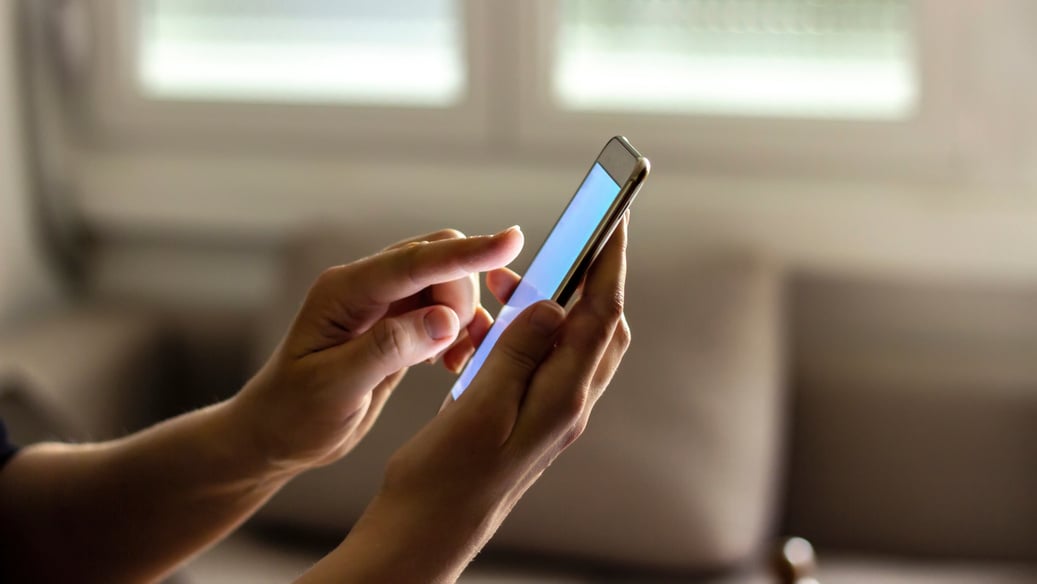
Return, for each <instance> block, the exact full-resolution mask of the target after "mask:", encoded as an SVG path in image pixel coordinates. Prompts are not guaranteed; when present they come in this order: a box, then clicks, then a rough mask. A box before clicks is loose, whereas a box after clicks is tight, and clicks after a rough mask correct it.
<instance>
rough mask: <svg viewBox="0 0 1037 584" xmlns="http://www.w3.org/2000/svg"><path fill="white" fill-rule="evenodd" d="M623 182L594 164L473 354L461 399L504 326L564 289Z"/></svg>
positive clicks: (454, 391) (460, 386)
mask: <svg viewBox="0 0 1037 584" xmlns="http://www.w3.org/2000/svg"><path fill="white" fill-rule="evenodd" d="M619 190H620V188H619V185H618V184H616V181H614V180H612V177H610V176H609V174H608V172H606V171H605V169H604V168H602V166H601V165H600V164H598V163H594V166H593V167H592V168H591V170H590V172H589V173H587V178H585V179H584V180H583V184H581V185H580V188H579V189H578V190H577V191H576V194H575V195H574V196H573V198H572V201H570V202H569V206H568V207H566V209H565V212H564V213H562V216H561V218H560V219H558V223H556V224H555V228H554V229H553V230H552V231H551V234H550V235H548V236H547V240H546V241H545V242H544V245H543V246H541V247H540V251H538V252H537V255H536V257H534V258H533V261H532V263H530V264H529V269H528V270H526V275H525V276H523V278H522V281H521V282H519V284H518V287H517V288H515V292H514V293H513V294H512V295H511V298H510V299H509V300H508V303H507V304H505V305H504V306H503V307H502V308H501V311H500V314H498V315H497V320H496V321H494V323H493V326H492V327H490V331H489V332H488V333H487V334H486V338H485V339H483V342H482V344H480V345H479V348H478V349H476V351H475V354H474V355H472V359H471V361H469V363H468V366H467V367H465V369H464V371H462V372H461V375H460V377H458V378H457V381H456V382H455V383H454V387H453V388H451V390H450V393H451V395H453V396H454V399H457V398H459V397H461V394H462V393H464V391H465V389H467V388H468V385H469V384H470V383H471V382H472V380H473V379H474V378H475V375H476V374H477V373H478V372H479V369H481V368H482V365H483V363H484V362H485V361H486V357H487V356H488V355H489V354H490V352H491V351H492V350H493V346H494V345H495V344H497V339H499V338H500V336H501V334H502V333H503V332H504V329H506V328H508V325H509V324H511V321H513V320H514V319H515V317H516V316H518V315H519V314H520V313H521V312H522V311H523V310H525V309H526V308H527V307H529V306H530V305H532V304H535V303H536V302H539V301H541V300H549V299H551V298H553V297H554V295H555V294H556V293H557V292H558V290H559V289H560V288H561V286H562V284H563V283H564V280H565V276H566V274H568V273H569V270H570V269H571V268H572V267H573V264H574V263H576V261H577V259H578V258H579V257H580V252H582V251H583V249H584V248H585V247H586V246H587V243H588V242H589V241H590V239H591V237H593V236H594V232H595V230H596V229H597V227H598V225H599V224H600V223H601V222H602V220H603V219H605V215H606V214H607V213H608V211H609V209H610V208H611V207H612V203H613V202H614V201H615V200H616V197H617V196H618V195H619Z"/></svg>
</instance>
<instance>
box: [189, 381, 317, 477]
mask: <svg viewBox="0 0 1037 584" xmlns="http://www.w3.org/2000/svg"><path fill="white" fill-rule="evenodd" d="M205 411H206V413H207V414H208V415H209V416H210V420H211V428H212V440H213V441H214V443H215V444H216V447H217V448H219V449H220V450H221V451H222V452H223V457H224V459H225V461H226V464H227V468H229V469H233V473H234V474H235V475H236V476H239V477H241V478H242V479H243V480H245V481H250V482H253V483H256V484H264V483H284V482H287V481H289V480H291V479H292V478H294V477H295V476H296V475H298V474H300V473H301V472H302V471H303V470H304V469H303V468H301V467H300V465H297V464H291V463H287V462H285V461H284V460H282V459H280V458H278V457H276V456H273V455H272V453H271V450H270V445H269V444H268V440H267V439H266V438H265V436H264V435H263V432H262V431H261V429H260V428H261V425H260V424H258V423H257V420H256V419H255V418H256V414H255V413H253V412H252V411H251V409H250V408H249V407H248V406H247V404H245V403H244V400H242V399H241V398H240V394H239V395H237V396H234V397H232V398H230V399H228V400H226V401H224V402H221V403H218V404H215V405H213V406H210V407H209V408H207V409H206V410H205Z"/></svg>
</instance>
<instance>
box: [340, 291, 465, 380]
mask: <svg viewBox="0 0 1037 584" xmlns="http://www.w3.org/2000/svg"><path fill="white" fill-rule="evenodd" d="M460 328H461V325H460V322H459V321H458V318H457V314H456V313H454V311H453V310H451V309H449V308H447V307H446V306H441V305H436V306H428V307H425V308H419V309H418V310H412V311H411V312H407V313H404V314H401V315H399V316H395V317H392V318H384V319H382V320H380V321H378V322H377V323H375V324H374V326H372V327H371V328H370V329H368V330H367V332H365V333H364V334H362V335H360V336H359V337H357V338H355V339H353V340H352V341H350V342H348V343H346V344H345V345H342V346H341V347H340V348H339V349H340V351H341V353H340V354H339V355H337V356H336V359H335V360H336V361H338V362H339V363H340V364H341V365H342V366H343V369H344V370H345V372H346V373H347V375H348V376H349V378H350V379H351V381H352V382H353V384H354V385H355V386H358V387H363V388H370V387H374V386H375V385H377V384H378V383H380V382H381V381H382V380H383V379H385V378H386V377H387V376H389V375H392V374H393V373H396V372H397V371H399V370H400V369H403V368H405V367H410V366H411V365H416V364H418V363H421V362H422V361H425V360H426V359H428V358H430V357H433V356H435V355H437V354H439V352H440V351H443V350H444V349H446V348H447V347H449V346H450V344H451V343H453V342H454V340H455V339H456V338H457V335H458V333H459V332H460Z"/></svg>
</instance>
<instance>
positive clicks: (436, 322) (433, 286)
mask: <svg viewBox="0 0 1037 584" xmlns="http://www.w3.org/2000/svg"><path fill="white" fill-rule="evenodd" d="M522 241H523V238H522V233H521V231H519V230H518V229H517V228H511V229H508V230H505V231H502V232H501V233H498V234H497V235H494V236H481V237H467V238H466V237H464V235H463V234H461V233H460V232H457V231H453V230H446V231H440V232H436V233H433V234H430V235H426V236H424V237H421V238H416V239H415V240H409V241H404V242H401V243H399V244H397V245H394V246H392V247H390V248H388V249H386V250H385V251H383V252H381V253H379V254H376V255H374V256H371V257H368V258H365V259H362V260H359V261H356V262H353V263H351V264H348V265H344V266H338V267H334V268H330V269H328V270H326V271H325V272H324V273H323V274H321V275H320V277H319V278H317V281H316V282H315V283H314V284H313V286H312V287H311V289H310V291H309V293H308V295H307V297H306V300H305V301H304V303H303V305H302V308H301V309H300V310H299V313H298V314H297V315H296V317H295V321H294V323H293V324H292V325H291V327H290V328H289V330H288V333H287V335H286V336H285V337H284V339H283V340H282V341H281V343H280V345H279V346H278V347H277V349H275V351H274V353H273V355H272V356H271V357H270V359H269V360H268V361H267V363H266V364H265V365H264V366H263V367H262V369H261V370H260V371H259V373H258V374H257V375H256V376H255V377H254V378H253V379H252V380H250V381H249V382H248V384H246V386H245V388H244V389H243V390H242V391H241V392H240V393H239V394H238V395H237V396H235V398H233V400H232V402H233V403H232V407H233V409H234V413H235V416H236V418H238V419H240V420H241V421H242V423H243V425H244V426H245V430H244V431H246V432H248V433H249V434H250V435H251V436H252V437H253V442H254V450H255V451H256V452H258V453H260V455H261V456H263V457H264V458H266V459H267V460H268V462H269V463H270V464H272V465H274V466H275V467H277V468H280V469H284V470H288V471H297V470H302V469H305V468H309V467H312V466H317V465H321V464H327V463H330V462H333V461H335V460H337V459H338V458H340V457H341V456H342V455H343V454H345V453H346V452H348V451H349V450H351V449H352V448H353V447H354V446H355V445H356V444H357V442H359V441H360V439H361V438H363V436H364V435H365V434H366V433H367V431H368V430H369V429H370V428H371V425H372V424H373V423H374V421H375V420H376V419H377V417H378V414H379V413H380V412H381V409H382V406H383V405H384V404H385V402H386V400H387V399H388V398H389V395H390V394H391V393H392V391H393V389H394V388H395V387H396V385H397V384H398V383H399V381H400V379H401V378H402V376H403V374H404V373H405V372H406V370H407V368H408V367H409V366H411V365H414V364H417V363H420V362H422V361H426V360H431V359H435V358H436V357H437V356H439V355H442V356H443V361H444V364H445V365H446V366H447V367H448V368H451V369H453V370H456V369H458V368H459V367H460V366H461V365H462V364H463V363H464V361H465V360H466V359H467V358H468V356H469V355H470V354H471V353H472V351H473V350H474V344H473V339H477V338H481V337H482V336H483V335H485V334H486V330H487V329H488V328H489V326H490V322H491V321H490V317H489V315H488V314H487V313H486V311H485V310H484V309H483V308H482V307H481V306H480V304H479V288H478V285H477V281H476V280H475V275H476V274H477V273H478V272H481V271H486V270H493V269H497V268H500V267H502V266H504V265H506V264H507V263H509V262H511V261H512V260H513V259H514V258H515V256H517V255H518V253H519V251H520V250H521V248H522Z"/></svg>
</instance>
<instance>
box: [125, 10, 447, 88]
mask: <svg viewBox="0 0 1037 584" xmlns="http://www.w3.org/2000/svg"><path fill="white" fill-rule="evenodd" d="M138 18H139V29H138V34H137V35H136V36H137V39H138V47H137V48H138V59H137V81H138V84H139V87H140V89H141V90H142V92H143V93H144V94H145V95H146V96H148V97H153V98H161V99H171V100H203V101H237V102H241V101H245V102H273V103H313V102H318V103H362V104H381V105H408V106H449V105H452V104H455V103H457V102H458V101H459V100H460V99H461V98H462V96H463V94H464V92H465V90H466V79H465V71H466V68H465V66H464V55H463V54H462V52H463V43H462V39H461V30H462V29H461V26H460V22H459V21H460V18H459V7H458V6H457V5H456V2H455V1H454V0H395V1H392V2H371V1H368V0H292V1H284V0H221V1H219V2H213V1H211V0H208V1H207V0H147V1H145V2H141V4H140V10H139V11H138Z"/></svg>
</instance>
